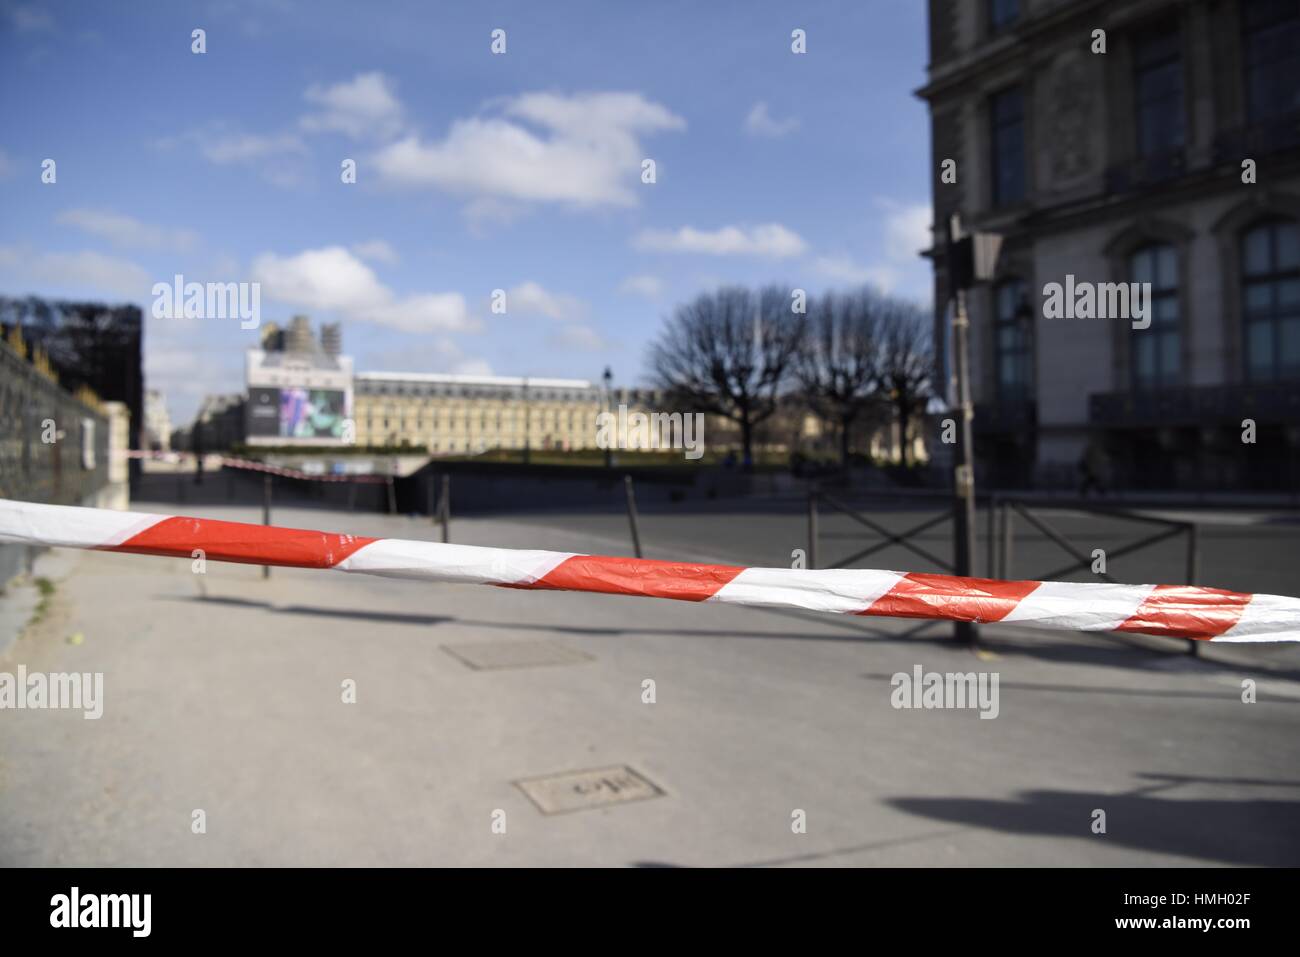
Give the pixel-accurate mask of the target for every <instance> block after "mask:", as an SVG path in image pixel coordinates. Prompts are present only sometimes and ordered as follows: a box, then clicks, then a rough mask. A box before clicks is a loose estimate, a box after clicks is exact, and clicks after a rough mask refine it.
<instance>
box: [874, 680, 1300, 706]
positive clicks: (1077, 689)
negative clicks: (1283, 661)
mask: <svg viewBox="0 0 1300 957" xmlns="http://www.w3.org/2000/svg"><path fill="white" fill-rule="evenodd" d="M860 677H862V678H866V679H868V680H870V681H884V682H889V681H892V680H893V677H894V676H893V675H892V674H880V673H874V672H866V673H864V674H862V675H861V676H860ZM998 688H999V689H1004V688H1011V689H1014V690H1017V691H1050V692H1052V693H1053V694H1098V695H1127V696H1129V697H1134V698H1206V699H1210V700H1219V701H1228V702H1233V703H1237V702H1239V701H1240V700H1241V699H1240V694H1239V692H1238V691H1237V690H1235V689H1234V688H1231V687H1224V688H1223V689H1222V690H1219V691H1182V690H1157V689H1155V688H1114V687H1111V686H1109V685H1060V684H1043V683H1036V682H1030V681H1004V680H999V682H998ZM1266 702H1267V703H1268V704H1289V705H1292V706H1296V705H1300V699H1296V698H1278V697H1268V698H1267V699H1266ZM1259 703H1264V701H1261V702H1259Z"/></svg>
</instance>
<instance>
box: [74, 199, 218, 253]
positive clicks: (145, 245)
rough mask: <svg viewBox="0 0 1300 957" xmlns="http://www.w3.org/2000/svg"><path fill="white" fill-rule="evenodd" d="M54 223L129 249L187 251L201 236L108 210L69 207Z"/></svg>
mask: <svg viewBox="0 0 1300 957" xmlns="http://www.w3.org/2000/svg"><path fill="white" fill-rule="evenodd" d="M55 222H58V223H61V224H62V225H65V226H75V227H76V228H77V229H80V230H82V231H83V232H87V233H90V234H91V235H92V236H98V237H99V238H100V239H106V240H108V241H109V242H111V243H113V244H114V245H115V246H123V247H128V248H140V249H168V250H177V249H179V250H186V249H191V248H193V247H194V246H195V245H196V244H197V242H198V236H197V235H196V234H195V233H194V232H192V231H191V230H188V229H171V228H170V227H167V226H155V225H152V224H149V223H142V222H140V220H138V219H134V218H132V217H130V216H127V215H126V214H124V213H116V212H113V211H112V210H107V209H85V208H78V209H69V210H65V211H64V212H62V213H60V214H59V215H58V217H57V218H56V220H55Z"/></svg>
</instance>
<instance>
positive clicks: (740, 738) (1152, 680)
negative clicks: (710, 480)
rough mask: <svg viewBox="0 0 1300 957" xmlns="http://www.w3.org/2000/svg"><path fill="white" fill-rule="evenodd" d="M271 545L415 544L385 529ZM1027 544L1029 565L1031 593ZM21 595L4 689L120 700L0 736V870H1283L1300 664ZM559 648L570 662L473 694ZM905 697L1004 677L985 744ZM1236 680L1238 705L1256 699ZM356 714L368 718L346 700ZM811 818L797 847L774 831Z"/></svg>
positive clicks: (1271, 555) (1240, 574)
mask: <svg viewBox="0 0 1300 957" xmlns="http://www.w3.org/2000/svg"><path fill="white" fill-rule="evenodd" d="M134 507H137V508H148V507H149V506H140V505H138V504H137V505H136V506H134ZM156 510H159V511H172V510H174V509H173V508H172V507H168V506H157V507H156ZM187 511H189V512H191V513H196V514H205V515H210V516H212V517H218V518H233V519H237V520H257V518H258V517H259V516H258V514H257V512H255V511H254V510H253V509H248V508H238V507H227V506H198V505H195V506H192V507H190V508H188V509H187ZM911 518H912V516H908V515H907V514H890V515H887V516H881V520H882V521H884V522H886V523H887V524H889V523H902V524H900V525H899V526H898V527H905V523H906V522H908V521H909V520H911ZM275 521H276V522H277V524H286V525H297V526H302V527H315V528H325V529H329V530H336V531H346V532H355V533H360V534H372V535H395V536H401V537H408V538H430V537H433V536H432V533H433V529H432V528H431V526H429V525H428V524H427V523H426V522H422V521H417V520H414V519H408V518H401V517H385V516H375V515H366V514H360V513H346V512H344V513H336V512H325V511H317V510H307V509H278V510H277V512H276V514H275ZM1062 521H1063V522H1066V521H1067V519H1065V518H1062ZM1079 521H1081V522H1084V525H1083V531H1085V532H1088V533H1090V534H1091V533H1095V534H1096V535H1097V536H1099V541H1100V536H1111V535H1112V534H1113V535H1114V536H1116V537H1115V538H1114V540H1115V541H1119V540H1120V537H1118V536H1119V531H1118V530H1114V529H1107V528H1105V527H1103V526H1101V525H1098V524H1097V523H1096V522H1095V521H1094V520H1089V519H1080V520H1079ZM802 522H803V519H802V517H801V516H799V515H798V514H795V513H790V514H784V515H760V514H747V513H743V512H729V513H726V514H714V515H705V514H699V513H693V514H678V515H673V514H653V513H652V514H647V515H646V516H644V520H643V528H642V534H643V537H644V539H645V540H646V542H647V552H648V554H649V555H650V556H651V557H676V558H683V559H691V558H697V559H706V560H707V559H722V560H727V561H735V562H738V563H746V564H785V565H788V564H789V562H790V559H789V553H790V551H791V549H793V548H796V547H802V545H803V542H802V539H803V537H804V532H803V525H802ZM891 527H894V526H893V525H891ZM1215 527H1216V528H1220V529H1221V530H1222V532H1223V535H1222V537H1218V536H1217V533H1211V532H1208V531H1207V532H1206V533H1205V540H1204V541H1203V545H1204V546H1205V556H1204V560H1203V568H1204V576H1203V577H1204V579H1205V581H1204V583H1206V584H1222V585H1224V586H1225V587H1238V588H1241V587H1246V588H1254V589H1256V590H1273V591H1280V592H1283V593H1291V594H1297V593H1300V588H1297V587H1296V584H1295V578H1296V572H1295V570H1294V568H1293V567H1291V568H1288V567H1286V566H1287V564H1288V562H1289V561H1292V560H1293V556H1294V555H1295V549H1294V545H1295V538H1294V533H1293V532H1292V531H1291V530H1290V529H1288V528H1286V527H1285V526H1271V525H1270V526H1258V527H1257V526H1253V525H1252V526H1250V527H1248V528H1246V529H1244V530H1243V528H1242V527H1240V526H1235V525H1222V526H1215ZM850 529H851V526H850V525H848V524H842V523H839V522H838V520H829V519H828V520H826V521H825V522H824V523H823V533H824V536H825V542H826V544H825V545H824V546H823V551H824V553H825V554H826V555H827V560H829V559H830V558H831V557H832V556H833V554H834V553H835V551H836V550H837V549H840V550H842V553H843V554H847V553H849V552H851V551H852V550H853V548H855V547H860V546H859V545H858V543H857V542H858V540H857V539H856V538H852V537H849V536H850V534H851V531H850ZM452 531H453V540H454V541H458V542H464V543H469V544H491V545H503V546H513V547H537V548H555V549H562V550H572V551H588V552H600V553H626V552H627V550H628V549H627V544H626V542H627V538H626V534H627V533H626V519H625V518H624V517H622V516H619V515H615V514H593V513H583V514H559V513H552V514H537V515H530V516H521V517H515V518H510V519H501V518H464V519H462V518H458V519H457V520H456V521H455V522H454V524H453V527H452ZM852 534H854V535H856V532H853V533H852ZM936 534H937V535H939V536H942V534H943V533H942V531H939V532H936ZM1110 540H1111V539H1109V538H1107V541H1110ZM933 544H934V547H935V548H936V549H937V548H938V547H939V540H938V539H936V541H935V542H934V543H933ZM1042 545H1043V543H1041V542H1040V543H1038V544H1037V545H1036V544H1035V543H1034V541H1033V540H1032V539H1031V538H1029V537H1026V540H1025V541H1024V542H1018V543H1017V553H1018V554H1021V555H1023V557H1024V560H1025V562H1026V565H1025V567H1024V569H1023V573H1024V574H1026V575H1027V576H1028V575H1029V573H1030V572H1031V571H1042V570H1043V569H1041V568H1037V569H1031V567H1030V565H1032V564H1034V563H1036V562H1038V563H1040V564H1041V562H1039V559H1047V558H1048V557H1049V556H1048V555H1047V554H1046V553H1044V554H1042V555H1039V554H1037V553H1036V551H1035V549H1037V548H1038V547H1039V546H1042ZM1098 547H1106V546H1105V545H1104V544H1102V545H1099V546H1098ZM1288 556H1289V557H1288ZM880 557H881V559H882V560H881V561H879V562H875V561H872V562H870V563H871V564H877V565H879V566H883V567H895V568H898V567H907V568H909V569H914V568H917V567H919V565H920V563H919V562H917V563H914V564H906V565H905V564H904V563H905V562H906V561H907V559H906V558H905V556H904V555H903V554H902V553H900V552H898V551H897V550H893V551H890V552H888V553H885V554H884V555H882V556H880ZM1247 558H1248V559H1249V560H1250V562H1249V567H1244V566H1242V562H1243V560H1245V559H1247ZM1051 560H1056V559H1055V557H1051ZM1148 560H1149V561H1150V562H1152V563H1153V567H1154V566H1155V565H1157V564H1159V563H1164V565H1165V566H1167V567H1168V566H1169V563H1171V562H1172V563H1173V565H1175V566H1176V565H1177V563H1178V561H1179V558H1178V556H1177V555H1176V554H1173V553H1171V554H1170V555H1167V556H1163V557H1161V556H1158V555H1157V556H1155V557H1152V558H1150V559H1148ZM1062 563H1063V562H1062ZM1119 568H1120V570H1124V566H1119ZM1142 570H1144V566H1141V565H1133V566H1130V567H1129V568H1128V569H1127V571H1132V572H1138V571H1142ZM1155 570H1156V571H1161V570H1163V569H1161V568H1158V567H1155ZM37 573H38V574H45V575H47V576H49V577H50V578H52V579H53V580H55V581H56V582H57V586H58V587H57V589H56V592H55V594H54V596H53V599H52V601H51V603H50V610H49V613H48V614H47V615H46V617H45V618H44V619H43V620H42V621H41V622H40V623H38V624H36V625H35V626H33V627H31V628H29V629H28V632H27V634H26V635H25V636H24V637H23V638H21V639H20V640H19V641H17V642H16V643H14V644H13V645H12V646H11V647H10V648H9V649H8V650H7V652H5V653H4V655H3V657H0V670H6V671H13V670H14V669H15V668H16V666H17V665H18V664H20V663H21V664H24V665H26V667H27V668H28V669H29V670H30V671H36V670H40V671H47V672H48V671H70V670H76V671H82V672H86V671H89V672H103V674H104V676H105V677H104V682H105V706H104V716H103V717H102V718H101V719H100V720H98V721H88V720H84V719H83V718H82V717H81V715H80V713H77V712H66V711H3V712H0V722H2V723H3V727H4V730H3V734H0V864H7V865H37V864H46V865H74V864H75V865H101V864H104V865H173V864H174V865H282V864H301V865H471V866H474V865H561V866H568V865H609V866H625V865H638V864H651V865H679V866H700V865H782V864H784V865H831V866H837V865H957V866H966V865H1031V864H1032V865H1119V866H1129V865H1157V864H1168V865H1187V864H1198V863H1205V864H1230V865H1232V864H1236V865H1241V864H1279V865H1281V864H1290V865H1295V864H1300V813H1298V812H1300V761H1298V759H1300V735H1297V730H1300V682H1298V681H1297V680H1296V677H1297V676H1298V675H1300V660H1298V658H1297V653H1296V649H1294V648H1284V649H1279V648H1276V647H1266V646H1247V647H1237V648H1231V649H1219V648H1217V647H1216V648H1214V649H1211V650H1212V651H1213V652H1215V658H1214V660H1213V661H1206V660H1193V659H1190V658H1188V657H1187V656H1185V655H1182V654H1179V653H1178V651H1179V650H1180V648H1181V643H1177V642H1161V641H1155V640H1152V641H1147V640H1138V641H1120V640H1116V639H1112V638H1107V637H1104V636H1083V635H1075V634H1052V633H1046V632H1041V631H1037V630H1032V629H1011V628H985V629H984V630H983V642H984V648H985V649H986V650H985V651H984V652H983V653H982V654H981V655H979V656H976V655H974V654H972V653H971V652H970V651H969V650H966V649H963V648H959V647H956V646H955V645H954V644H953V643H952V642H951V641H950V640H948V629H947V628H946V627H944V626H938V625H932V626H928V627H926V626H918V623H917V622H914V621H893V620H885V619H873V620H870V621H865V620H859V619H848V618H838V617H833V616H825V617H822V616H814V615H804V614H794V613H779V612H774V611H766V610H761V609H745V608H737V607H734V606H720V605H718V606H715V605H711V604H710V605H700V604H690V603H677V602H666V601H656V600H650V599H632V598H615V597H609V596H600V595H578V594H568V593H546V592H528V591H515V590H510V589H492V588H483V587H474V586H454V585H422V584H414V583H409V582H397V581H385V580H381V579H373V578H364V577H361V576H349V575H342V574H339V573H331V572H319V571H306V570H291V569H276V570H275V571H274V572H273V574H272V577H271V578H270V580H269V581H268V580H263V578H262V577H261V570H260V569H257V568H253V567H246V566H234V565H221V564H216V563H210V564H209V565H208V566H207V570H206V573H205V574H203V575H196V574H194V573H193V572H192V571H191V563H190V562H189V561H186V560H172V559H163V558H153V557H142V556H130V555H113V554H103V553H94V552H67V551H59V552H51V553H48V554H47V555H45V556H43V557H42V558H41V560H40V562H39V563H38V568H37ZM1215 576H1218V577H1217V578H1216V577H1215ZM1117 577H1119V576H1118V575H1117ZM1123 577H1125V578H1128V577H1130V576H1129V575H1128V574H1125V575H1124V576H1123ZM1139 577H1140V576H1139ZM1255 582H1262V583H1264V584H1254V583H1255ZM1265 585H1266V586H1267V587H1265ZM74 636H80V638H81V640H80V641H79V642H74V640H72V639H73V638H74ZM519 643H527V644H519ZM448 646H451V647H452V648H453V649H454V650H455V653H452V652H449V651H448V650H447V647H448ZM556 648H562V649H564V650H566V651H567V652H569V653H573V652H580V653H582V656H577V655H572V654H570V655H569V656H568V660H567V663H561V664H552V665H541V664H534V665H531V666H520V667H514V668H501V669H490V670H476V669H474V668H472V667H470V666H469V665H468V664H466V658H467V657H468V658H470V659H473V658H474V657H475V656H476V655H489V656H490V655H497V656H506V657H509V656H511V655H519V654H522V653H527V654H528V655H538V654H541V655H543V656H545V655H546V654H548V653H551V652H553V651H554V650H555V649H556ZM583 656H585V657H583ZM917 664H920V665H921V666H922V667H923V668H924V670H926V671H939V672H949V671H959V672H968V671H989V672H996V673H997V674H998V675H999V679H1000V713H999V716H998V717H997V718H996V719H995V720H980V719H979V717H978V715H977V714H976V713H975V712H974V711H970V710H965V711H959V710H931V711H925V710H896V709H894V708H893V707H892V706H891V704H890V693H891V685H890V676H891V675H893V674H894V673H896V672H909V673H910V672H911V671H912V669H913V667H914V666H915V665H917ZM1245 678H1250V679H1253V680H1254V681H1256V683H1257V693H1258V700H1257V702H1256V703H1253V704H1247V703H1243V701H1242V700H1241V683H1242V681H1243V679H1245ZM348 679H351V680H352V681H355V682H356V688H357V701H356V703H355V704H345V703H343V702H342V700H341V691H340V688H341V684H342V683H343V682H344V681H345V680H348ZM645 679H653V680H654V682H655V685H656V701H655V703H653V704H646V703H643V701H642V683H643V681H644V680H645ZM617 766H627V767H630V768H632V769H633V770H635V771H636V772H637V773H638V774H640V775H642V776H643V777H645V778H646V779H648V780H649V781H651V782H653V783H654V784H655V785H656V786H657V787H658V788H659V789H660V790H661V791H662V792H663V793H662V795H660V796H657V797H653V798H651V799H649V800H643V801H637V802H629V803H621V804H615V805H610V806H606V807H601V808H593V809H586V810H577V811H573V812H571V813H567V814H557V815H546V814H543V813H542V812H541V811H540V810H539V809H538V807H537V806H536V805H535V804H534V803H533V802H532V801H531V800H530V799H529V798H528V797H527V796H526V795H525V794H524V792H523V791H522V790H521V789H520V788H519V787H518V786H517V785H516V783H515V782H518V781H521V780H525V779H531V778H536V777H540V776H545V775H552V774H561V773H566V772H572V771H578V770H583V769H592V768H605V767H617ZM195 809H202V810H203V811H204V812H205V814H206V820H207V830H206V833H204V834H194V833H192V832H191V815H192V812H193V811H194V810H195ZM1098 809H1100V810H1102V811H1104V812H1105V814H1106V832H1105V833H1104V834H1096V833H1093V831H1092V827H1091V825H1092V824H1093V820H1094V812H1095V811H1096V810H1098ZM796 810H802V811H803V812H805V814H806V820H807V829H806V833H793V832H792V828H791V820H792V814H793V812H795V811H796ZM495 812H504V820H505V823H506V827H505V833H504V834H501V833H494V830H493V822H494V820H497V821H499V820H500V819H501V816H500V815H496V814H495ZM494 815H495V817H494Z"/></svg>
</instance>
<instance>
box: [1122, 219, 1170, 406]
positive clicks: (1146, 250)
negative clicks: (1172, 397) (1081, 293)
mask: <svg viewBox="0 0 1300 957" xmlns="http://www.w3.org/2000/svg"><path fill="white" fill-rule="evenodd" d="M1129 274H1130V275H1131V276H1132V280H1131V281H1132V282H1138V283H1150V285H1151V300H1150V305H1149V308H1150V310H1151V312H1150V318H1151V325H1150V326H1148V327H1147V328H1145V329H1133V330H1132V336H1133V339H1132V343H1133V349H1132V354H1133V388H1134V389H1135V390H1136V391H1150V390H1152V389H1160V388H1166V387H1168V386H1173V385H1177V384H1178V383H1179V382H1180V381H1181V376H1182V365H1183V363H1182V348H1183V344H1182V330H1181V327H1180V322H1179V315H1178V251H1177V250H1176V249H1174V247H1173V246H1171V245H1169V244H1168V243H1158V244H1154V245H1151V246H1143V247H1142V248H1141V249H1139V250H1138V251H1137V252H1135V253H1133V255H1132V256H1131V257H1130V258H1129Z"/></svg>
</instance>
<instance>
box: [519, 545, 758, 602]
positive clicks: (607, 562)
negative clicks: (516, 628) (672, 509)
mask: <svg viewBox="0 0 1300 957" xmlns="http://www.w3.org/2000/svg"><path fill="white" fill-rule="evenodd" d="M742 571H744V569H743V568H740V567H738V566H734V565H692V564H689V563H687V562H659V561H652V560H650V559H644V558H609V557H606V556H602V555H575V556H573V557H572V558H568V559H565V560H564V561H562V562H560V564H559V565H557V566H555V568H554V569H552V570H551V571H550V572H547V573H546V574H545V575H544V576H542V577H541V578H540V579H538V580H537V581H536V582H534V583H533V584H531V585H528V584H521V585H518V586H515V587H519V588H544V589H556V590H563V591H595V592H604V593H605V594H610V595H644V596H646V597H648V598H675V599H677V600H678V601H704V600H705V599H707V598H711V597H713V596H714V595H715V594H717V592H718V589H720V588H721V587H722V586H723V585H725V584H727V582H729V581H731V580H732V579H733V578H735V577H736V576H737V575H739V574H740V573H741V572H742Z"/></svg>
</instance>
